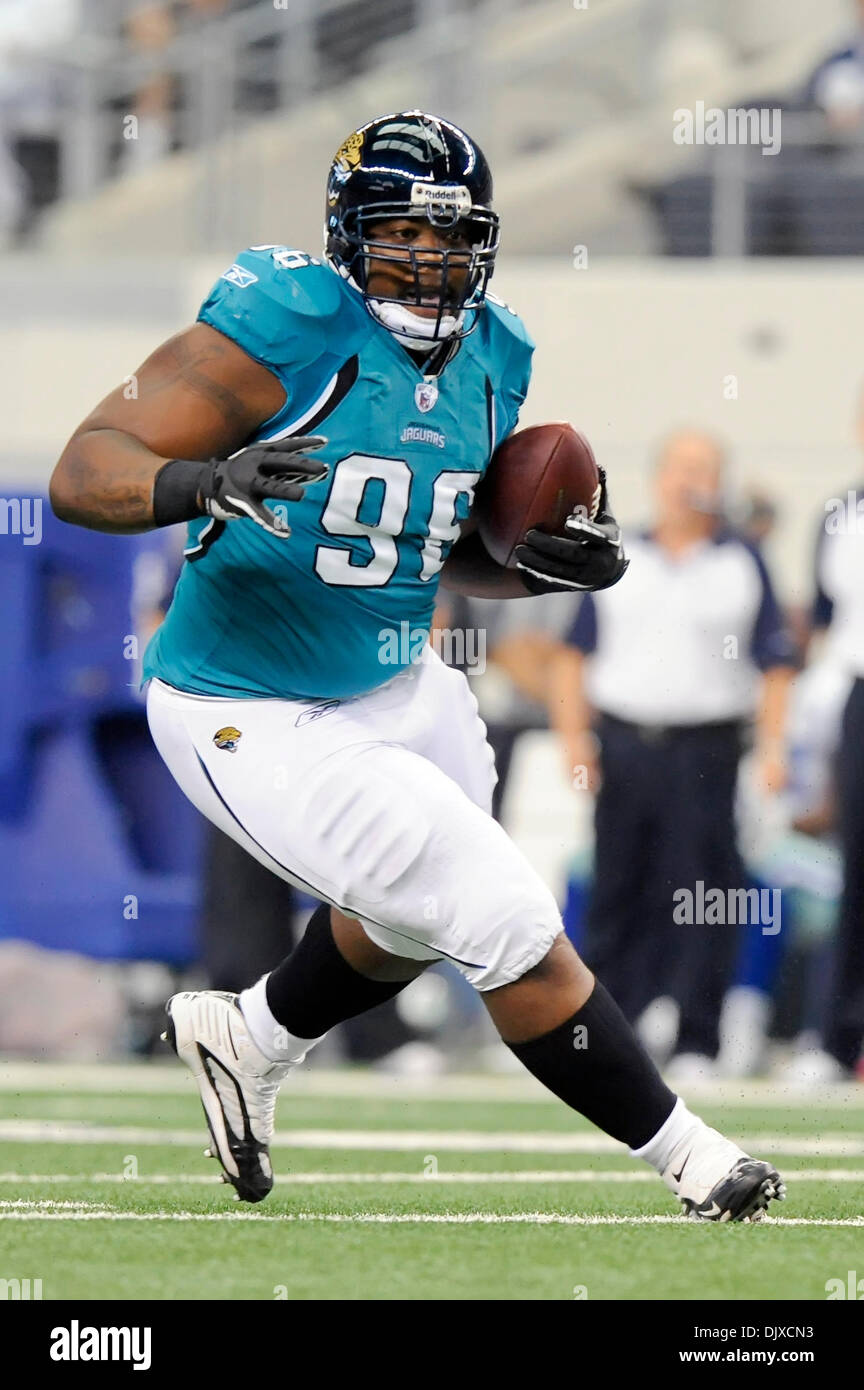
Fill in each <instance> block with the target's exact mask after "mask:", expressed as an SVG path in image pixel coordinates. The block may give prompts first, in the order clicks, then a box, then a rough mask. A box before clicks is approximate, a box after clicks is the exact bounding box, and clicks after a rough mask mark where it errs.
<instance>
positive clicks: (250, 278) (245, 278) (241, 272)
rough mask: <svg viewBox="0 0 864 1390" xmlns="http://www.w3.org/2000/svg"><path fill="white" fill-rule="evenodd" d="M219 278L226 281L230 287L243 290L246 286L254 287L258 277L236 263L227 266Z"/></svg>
mask: <svg viewBox="0 0 864 1390" xmlns="http://www.w3.org/2000/svg"><path fill="white" fill-rule="evenodd" d="M220 278H221V279H223V280H227V281H228V283H229V284H231V285H236V286H237V288H238V290H245V289H246V286H247V285H254V284H255V283H256V282H257V280H258V276H257V275H253V273H252V271H251V270H247V269H246V267H245V266H243V265H237V263H236V262H235V263H234V265H231V266H229V267H228V269H227V270H226V271H225V274H224V275H222V276H221V277H220Z"/></svg>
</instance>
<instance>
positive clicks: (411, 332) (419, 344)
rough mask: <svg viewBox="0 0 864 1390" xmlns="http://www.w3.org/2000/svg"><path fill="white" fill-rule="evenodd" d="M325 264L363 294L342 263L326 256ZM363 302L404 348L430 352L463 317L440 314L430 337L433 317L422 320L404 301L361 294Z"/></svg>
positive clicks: (459, 325) (460, 315)
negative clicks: (434, 331) (439, 320)
mask: <svg viewBox="0 0 864 1390" xmlns="http://www.w3.org/2000/svg"><path fill="white" fill-rule="evenodd" d="M326 259H327V263H328V265H329V266H330V268H331V269H332V270H335V271H336V274H337V275H341V277H342V279H343V280H347V281H348V284H349V285H350V286H351V288H352V289H355V290H356V291H357V293H358V294H363V291H362V290H361V288H360V286H359V285H358V284H357V281H356V280H355V279H354V276H353V275H351V274H350V272H349V271H348V270H347V268H346V267H345V266H341V265H337V264H335V263H334V262H333V261H332V260H330V258H329V256H328V257H327V258H326ZM363 297H364V299H365V300H366V305H367V307H368V309H369V312H370V313H371V314H372V316H373V318H376V319H377V320H378V322H379V323H380V324H382V326H383V327H384V328H386V329H387V330H388V332H390V333H392V334H393V337H394V338H395V339H396V341H397V342H399V343H401V344H402V346H403V347H406V348H412V349H413V350H414V351H416V352H424V351H426V350H429V351H431V349H432V348H433V347H435V346H436V344H438V343H443V342H444V341H445V340H446V339H447V338H449V337H450V336H451V334H453V333H458V331H459V329H460V328H461V327H462V324H463V322H464V319H465V312H464V310H463V311H462V312H461V313H458V314H442V315H441V323H440V325H439V332H438V333H436V334H435V335H434V337H433V333H432V330H433V329H434V327H435V319H424V318H422V317H421V316H420V315H419V314H412V312H411V310H410V309H409V308H408V307H407V305H405V304H392V303H390V302H389V301H388V300H382V299H370V298H369V297H368V296H366V295H364V296H363Z"/></svg>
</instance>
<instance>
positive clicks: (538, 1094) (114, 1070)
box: [0, 1060, 864, 1110]
mask: <svg viewBox="0 0 864 1390" xmlns="http://www.w3.org/2000/svg"><path fill="white" fill-rule="evenodd" d="M287 1088H290V1091H292V1092H294V1093H295V1094H297V1095H299V1096H304V1095H307V1096H332V1097H333V1098H334V1099H338V1098H341V1097H346V1098H350V1097H369V1098H372V1099H376V1100H388V1099H389V1100H397V1101H405V1100H442V1101H460V1100H464V1101H481V1102H485V1101H490V1102H494V1101H502V1102H507V1103H510V1104H513V1103H515V1102H524V1101H539V1102H544V1103H546V1104H552V1105H554V1104H556V1103H557V1102H556V1101H555V1099H554V1097H552V1096H550V1094H549V1092H548V1091H547V1090H546V1089H545V1088H544V1087H543V1086H541V1085H540V1083H539V1082H538V1081H535V1080H534V1079H533V1077H531V1076H528V1075H527V1074H526V1075H521V1074H515V1075H510V1074H507V1075H502V1076H496V1075H488V1074H486V1075H484V1074H475V1073H462V1072H457V1073H453V1074H450V1075H447V1076H435V1077H400V1076H389V1075H387V1073H385V1072H375V1071H370V1070H366V1069H363V1068H359V1067H358V1068H352V1067H346V1068H342V1069H339V1070H334V1069H332V1068H329V1067H327V1068H325V1067H321V1068H316V1067H314V1066H313V1067H304V1068H302V1069H301V1070H299V1071H297V1072H295V1074H294V1075H293V1076H292V1077H291V1078H290V1079H289V1081H288V1083H287ZM684 1089H685V1091H686V1093H687V1095H688V1096H694V1097H696V1096H698V1098H699V1099H700V1101H702V1102H706V1103H714V1104H717V1105H729V1106H759V1107H760V1108H762V1107H765V1106H777V1107H779V1106H791V1105H804V1106H805V1107H809V1108H811V1109H813V1110H824V1109H825V1108H826V1107H831V1106H836V1107H839V1108H845V1107H856V1108H860V1106H861V1104H862V1101H864V1088H862V1087H861V1085H859V1084H855V1083H848V1084H846V1085H829V1086H820V1087H819V1089H818V1091H813V1090H812V1089H807V1088H802V1087H800V1086H798V1087H793V1086H789V1085H787V1084H785V1083H783V1082H780V1081H770V1080H760V1081H747V1080H744V1081H719V1082H718V1081H712V1082H708V1083H705V1084H704V1085H701V1086H689V1087H685V1088H684ZM3 1091H12V1092H28V1091H58V1092H66V1093H75V1092H87V1091H93V1092H109V1093H110V1092H115V1093H124V1094H130V1093H138V1094H151V1095H172V1094H189V1092H190V1080H189V1076H188V1073H187V1072H186V1070H185V1068H182V1067H180V1066H179V1065H178V1064H177V1063H176V1062H171V1061H170V1060H169V1061H166V1062H164V1063H163V1062H156V1063H149V1062H140V1063H124V1062H120V1063H112V1062H108V1063H96V1064H90V1063H81V1062H19V1061H0V1092H3ZM286 1094H287V1089H286Z"/></svg>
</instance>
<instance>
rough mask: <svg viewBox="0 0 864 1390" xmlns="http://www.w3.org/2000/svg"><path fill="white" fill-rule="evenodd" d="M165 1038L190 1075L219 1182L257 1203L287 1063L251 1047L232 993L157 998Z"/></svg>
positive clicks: (264, 1186) (269, 1173)
mask: <svg viewBox="0 0 864 1390" xmlns="http://www.w3.org/2000/svg"><path fill="white" fill-rule="evenodd" d="M165 1012H166V1013H167V1014H168V1018H169V1020H170V1022H169V1024H168V1029H167V1041H168V1043H169V1044H170V1046H171V1047H173V1048H174V1051H175V1052H176V1053H177V1056H178V1057H179V1058H180V1060H181V1061H183V1062H185V1063H186V1065H187V1067H188V1068H189V1070H190V1071H191V1072H192V1075H193V1076H194V1077H195V1081H196V1084H197V1086H198V1091H199V1093H200V1096H201V1102H202V1104H203V1106H204V1114H205V1115H206V1117H207V1125H208V1128H209V1130H210V1138H211V1140H212V1144H211V1147H210V1148H207V1149H205V1150H204V1156H205V1157H206V1158H218V1160H219V1162H220V1163H221V1165H222V1169H223V1173H224V1176H225V1181H226V1182H230V1183H233V1185H234V1187H235V1188H236V1190H237V1197H238V1199H239V1198H242V1199H243V1201H244V1202H260V1201H261V1200H262V1199H263V1198H264V1197H266V1196H267V1194H268V1192H269V1191H270V1189H271V1188H272V1186H273V1169H272V1167H271V1164H270V1150H269V1145H270V1140H271V1139H272V1137H273V1118H274V1114H275V1111H276V1096H277V1094H278V1092H279V1086H280V1084H281V1082H282V1081H283V1080H284V1078H285V1077H286V1076H287V1074H288V1072H289V1071H290V1070H291V1066H290V1065H289V1064H286V1063H284V1062H271V1061H270V1059H269V1058H268V1057H265V1056H264V1054H263V1053H262V1052H259V1050H258V1048H257V1047H256V1046H255V1043H254V1042H253V1041H252V1038H251V1036H250V1034H249V1030H248V1028H247V1027H246V1020H245V1019H244V1017H243V1014H242V1012H241V1010H240V1007H239V1005H238V1003H237V995H236V994H223V993H220V992H219V991H217V990H197V991H187V992H186V993H183V994H174V995H172V996H171V998H170V999H169V1000H168V1003H167V1004H166V1005H165Z"/></svg>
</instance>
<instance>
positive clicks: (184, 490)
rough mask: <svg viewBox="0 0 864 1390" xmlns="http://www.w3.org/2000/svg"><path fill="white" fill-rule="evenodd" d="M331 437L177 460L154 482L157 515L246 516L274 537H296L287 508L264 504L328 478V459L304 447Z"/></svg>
mask: <svg viewBox="0 0 864 1390" xmlns="http://www.w3.org/2000/svg"><path fill="white" fill-rule="evenodd" d="M326 443H327V440H326V439H325V438H324V437H323V436H322V435H318V434H314V435H301V436H297V437H294V438H291V439H280V440H277V441H276V442H274V443H272V444H250V445H249V448H248V449H241V450H240V452H239V453H237V454H234V456H233V457H232V458H229V459H211V460H210V462H209V463H201V462H196V461H193V460H191V459H171V460H170V462H169V463H166V464H164V465H163V467H162V468H160V470H159V472H158V473H157V475H156V480H155V483H154V485H153V519H154V521H155V522H156V525H157V526H170V525H172V524H173V523H174V522H177V521H191V520H192V519H193V518H194V517H196V516H201V514H202V512H203V513H206V515H207V516H212V517H215V518H216V520H217V521H235V520H238V519H239V518H242V517H247V518H249V519H250V520H252V521H254V522H257V524H258V525H259V526H263V527H264V529H265V530H266V531H269V532H270V534H271V535H273V536H280V537H283V538H284V537H286V536H290V534H291V528H290V527H289V525H288V523H287V521H286V519H285V508H280V507H276V508H274V509H271V508H270V507H265V506H264V498H265V497H272V498H275V499H276V500H277V501H282V502H297V501H299V500H300V498H301V497H302V496H303V491H304V488H305V486H306V485H307V484H309V483H317V482H319V481H320V480H321V479H322V478H326V477H327V474H328V472H329V468H328V466H327V464H326V463H321V462H320V461H319V460H316V459H311V458H306V457H305V454H304V452H303V451H304V450H307V449H320V448H321V446H322V444H326Z"/></svg>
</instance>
